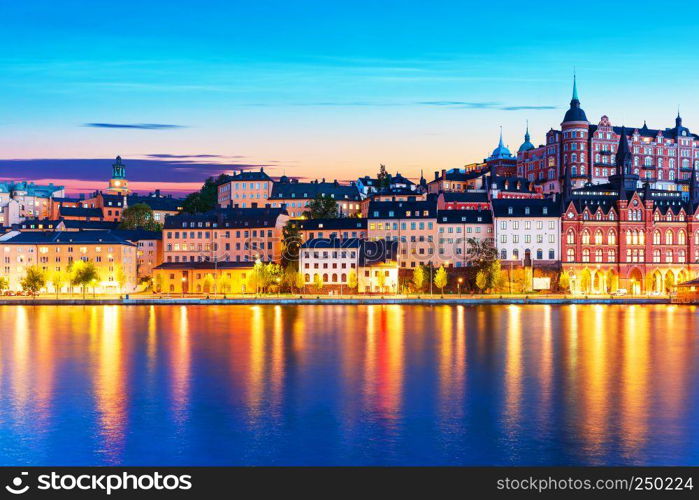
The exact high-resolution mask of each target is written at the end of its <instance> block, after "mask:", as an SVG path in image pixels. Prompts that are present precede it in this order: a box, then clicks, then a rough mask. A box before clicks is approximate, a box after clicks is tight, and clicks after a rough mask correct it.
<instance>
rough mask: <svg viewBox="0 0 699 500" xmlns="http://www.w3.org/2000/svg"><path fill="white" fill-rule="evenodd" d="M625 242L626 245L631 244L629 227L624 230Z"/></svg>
mask: <svg viewBox="0 0 699 500" xmlns="http://www.w3.org/2000/svg"><path fill="white" fill-rule="evenodd" d="M626 244H627V245H630V244H631V230H630V229H627V230H626Z"/></svg>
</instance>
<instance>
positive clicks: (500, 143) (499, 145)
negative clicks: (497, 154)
mask: <svg viewBox="0 0 699 500" xmlns="http://www.w3.org/2000/svg"><path fill="white" fill-rule="evenodd" d="M498 147H499V148H502V125H500V142H498Z"/></svg>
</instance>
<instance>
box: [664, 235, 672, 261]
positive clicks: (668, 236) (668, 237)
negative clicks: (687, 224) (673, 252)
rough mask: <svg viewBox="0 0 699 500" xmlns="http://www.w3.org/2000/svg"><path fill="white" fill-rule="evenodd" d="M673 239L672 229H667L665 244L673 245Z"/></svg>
mask: <svg viewBox="0 0 699 500" xmlns="http://www.w3.org/2000/svg"><path fill="white" fill-rule="evenodd" d="M672 239H673V238H672V231H670V230H669V229H668V230H667V231H665V244H666V245H672ZM670 262H672V261H670Z"/></svg>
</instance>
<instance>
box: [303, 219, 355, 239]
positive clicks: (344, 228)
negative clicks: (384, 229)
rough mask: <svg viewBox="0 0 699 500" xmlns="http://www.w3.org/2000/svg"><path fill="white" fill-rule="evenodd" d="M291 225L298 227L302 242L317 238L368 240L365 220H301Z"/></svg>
mask: <svg viewBox="0 0 699 500" xmlns="http://www.w3.org/2000/svg"><path fill="white" fill-rule="evenodd" d="M291 223H292V224H296V225H297V226H298V228H299V233H300V235H301V241H302V242H303V241H308V240H312V239H315V238H331V239H340V240H346V239H350V238H359V239H366V238H367V219H365V218H359V217H340V218H337V219H301V220H292V221H291Z"/></svg>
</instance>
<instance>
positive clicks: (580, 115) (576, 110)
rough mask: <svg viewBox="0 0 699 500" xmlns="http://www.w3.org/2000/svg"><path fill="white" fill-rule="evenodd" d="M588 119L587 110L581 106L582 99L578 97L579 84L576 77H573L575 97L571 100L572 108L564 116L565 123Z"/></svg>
mask: <svg viewBox="0 0 699 500" xmlns="http://www.w3.org/2000/svg"><path fill="white" fill-rule="evenodd" d="M586 121H587V116H585V111H583V109H582V108H581V107H580V99H578V85H577V82H576V80H575V77H573V98H572V99H571V100H570V109H569V110H568V111H566V114H565V116H564V117H563V123H565V122H586Z"/></svg>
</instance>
